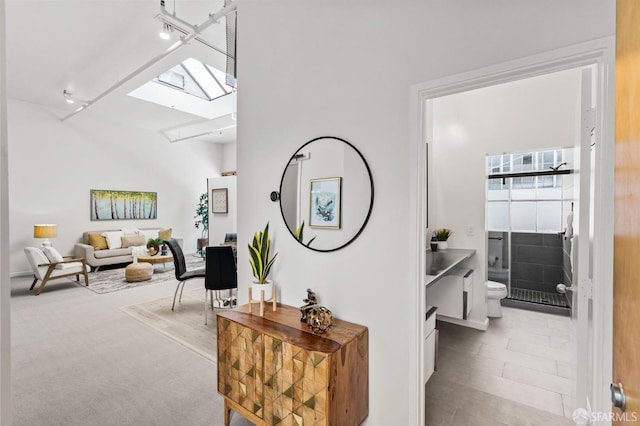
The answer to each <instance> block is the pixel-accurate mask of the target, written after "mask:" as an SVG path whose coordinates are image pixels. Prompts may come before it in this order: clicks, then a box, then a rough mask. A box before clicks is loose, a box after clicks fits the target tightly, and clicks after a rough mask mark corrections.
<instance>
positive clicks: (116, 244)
mask: <svg viewBox="0 0 640 426" xmlns="http://www.w3.org/2000/svg"><path fill="white" fill-rule="evenodd" d="M123 235H124V233H123V232H122V231H109V232H103V233H102V236H103V237H105V238H106V239H107V247H109V249H119V248H122V236H123Z"/></svg>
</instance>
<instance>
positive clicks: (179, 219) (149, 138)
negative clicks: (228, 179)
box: [9, 100, 223, 274]
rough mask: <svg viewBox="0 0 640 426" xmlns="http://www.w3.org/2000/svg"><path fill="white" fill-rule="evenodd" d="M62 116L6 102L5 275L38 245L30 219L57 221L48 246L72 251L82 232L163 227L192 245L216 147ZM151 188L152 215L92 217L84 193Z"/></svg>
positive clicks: (18, 269) (21, 266)
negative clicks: (154, 210) (7, 235)
mask: <svg viewBox="0 0 640 426" xmlns="http://www.w3.org/2000/svg"><path fill="white" fill-rule="evenodd" d="M61 116H62V114H60V113H58V112H56V111H51V110H47V109H44V108H42V107H39V106H36V105H33V104H28V103H25V102H21V101H16V100H10V102H9V151H10V153H11V158H10V162H9V173H10V182H9V183H10V187H9V202H10V209H11V241H10V254H11V273H12V274H19V273H24V272H28V271H29V270H30V268H29V266H28V264H27V262H26V259H25V255H24V253H23V249H24V247H26V246H32V245H36V246H39V245H40V243H41V241H40V240H36V239H34V238H33V225H34V224H35V223H56V224H58V237H57V238H55V239H53V240H52V243H53V245H54V246H55V247H56V248H57V249H58V250H59V251H60V252H61V253H62V254H63V255H66V254H72V253H73V247H74V243H76V242H77V241H79V240H80V238H81V237H82V232H83V231H87V230H100V229H120V228H136V227H140V228H142V227H152V226H161V227H171V228H173V235H174V236H176V237H181V238H183V239H184V249H185V251H186V252H194V251H195V250H196V239H197V238H198V237H199V236H200V231H198V230H196V229H195V227H194V225H193V223H194V220H193V216H194V214H195V210H196V204H197V202H198V198H199V196H200V194H201V193H203V192H205V191H206V190H207V177H209V176H211V175H216V174H220V171H221V170H220V169H221V166H222V161H223V160H222V147H221V146H220V145H218V144H212V143H207V142H198V141H185V142H181V143H174V144H171V143H169V142H168V141H167V140H166V139H164V138H163V137H162V136H161V135H160V134H159V133H155V132H151V131H148V130H142V129H139V128H134V127H125V126H122V125H119V124H113V123H108V122H103V121H95V120H92V119H90V118H89V117H88V116H82V114H80V115H78V116H76V117H73V118H71V119H69V120H67V121H65V122H61V121H60V119H59V117H61ZM90 189H114V190H132V191H152V192H157V193H158V218H157V219H156V220H119V221H94V222H92V221H91V220H90V217H89V190H90Z"/></svg>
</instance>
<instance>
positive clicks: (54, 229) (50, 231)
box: [33, 224, 58, 247]
mask: <svg viewBox="0 0 640 426" xmlns="http://www.w3.org/2000/svg"><path fill="white" fill-rule="evenodd" d="M57 236H58V225H52V224H39V225H33V237H34V238H44V241H43V242H42V246H43V247H48V246H50V245H51V241H49V238H55V237H57Z"/></svg>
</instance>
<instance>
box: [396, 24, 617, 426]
mask: <svg viewBox="0 0 640 426" xmlns="http://www.w3.org/2000/svg"><path fill="white" fill-rule="evenodd" d="M587 65H595V66H596V68H597V89H596V90H597V94H596V96H597V117H596V140H597V141H598V144H599V147H600V148H601V149H598V150H596V177H595V194H594V202H595V215H594V216H595V232H594V234H595V238H594V239H595V240H596V241H597V244H594V265H593V267H594V272H593V277H594V291H593V299H594V312H593V324H594V342H600V345H598V346H597V347H594V348H593V351H594V352H593V353H594V366H595V370H594V371H593V372H592V373H593V383H594V395H593V399H592V401H593V405H592V407H590V408H591V409H592V410H594V411H602V412H609V411H610V404H609V396H608V386H609V381H610V378H611V360H612V339H613V329H612V307H613V207H612V206H613V191H611V189H610V188H613V177H614V168H613V167H614V115H613V111H614V95H615V93H614V75H613V70H614V66H615V38H614V37H613V36H611V37H606V38H602V39H596V40H592V41H589V42H584V43H580V44H577V45H573V46H568V47H564V48H561V49H557V50H553V51H549V52H544V53H540V54H537V55H533V56H528V57H525V58H519V59H516V60H513V61H509V62H504V63H501V64H496V65H492V66H489V67H485V68H481V69H477V70H473V71H469V72H464V73H460V74H455V75H451V76H447V77H443V78H439V79H436V80H431V81H428V82H423V83H419V84H415V85H413V86H411V89H410V105H409V113H410V116H409V136H410V139H409V149H408V152H409V161H408V162H409V183H408V184H409V190H410V194H413V197H411V205H410V223H411V224H412V228H411V229H415V230H418V232H410V236H409V238H410V244H411V247H413V253H414V255H413V256H412V257H411V259H410V262H411V270H412V274H413V282H415V283H416V285H415V286H414V288H415V290H414V291H415V293H414V294H413V295H412V296H413V297H412V298H411V299H413V300H415V303H414V305H413V306H412V311H413V312H412V318H414V321H415V323H414V324H416V326H415V327H412V330H413V332H414V333H415V334H414V335H413V341H412V344H411V347H412V348H415V351H414V352H413V353H412V354H411V359H412V360H413V365H412V368H411V369H410V373H411V377H410V380H411V381H412V383H413V385H412V398H413V403H412V405H413V406H414V410H412V411H413V412H414V413H416V416H415V417H416V424H419V425H423V424H424V421H425V410H424V405H425V404H424V401H425V392H424V384H423V383H422V377H423V371H422V360H423V359H424V357H423V348H422V336H423V325H424V321H423V313H424V308H425V304H426V302H425V294H424V273H422V272H423V271H424V270H425V263H424V262H425V259H424V255H423V253H424V248H425V247H426V243H427V240H426V235H425V228H426V226H425V225H426V220H425V218H426V212H425V198H426V191H425V185H424V184H423V183H424V182H425V181H426V167H425V164H424V160H423V159H424V158H425V152H424V148H425V141H426V138H425V134H426V131H427V127H426V124H427V123H426V120H427V117H426V107H425V105H426V101H427V100H429V99H433V98H437V97H441V96H446V95H451V94H455V93H459V92H465V91H468V90H473V89H479V88H482V87H487V86H493V85H496V84H501V83H506V82H509V81H514V80H520V79H523V78H529V77H534V76H539V75H542V74H548V73H552V72H555V71H561V70H566V69H570V68H577V67H580V66H587ZM585 408H586V407H585Z"/></svg>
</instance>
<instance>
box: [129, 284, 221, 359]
mask: <svg viewBox="0 0 640 426" xmlns="http://www.w3.org/2000/svg"><path fill="white" fill-rule="evenodd" d="M204 297H205V291H204V288H203V289H198V290H192V291H188V292H185V293H184V294H183V295H182V302H180V303H178V301H176V307H175V310H173V311H172V310H171V304H172V302H173V296H168V297H163V298H161V299H155V300H150V301H148V302H143V303H138V304H136V305H130V306H125V307H123V308H120V310H122V311H123V312H124V313H126V314H128V315H131V316H132V317H133V318H135V319H137V320H138V321H141V322H142V323H144V324H146V325H148V326H149V327H151V328H153V329H154V330H157V331H159V332H160V333H162V334H164V335H165V336H168V337H170V338H171V339H173V340H175V341H176V342H178V343H180V344H181V345H183V346H184V347H186V348H188V349H191V350H192V351H194V352H196V353H197V354H199V355H201V356H203V357H204V358H206V359H208V360H210V361H213V362H215V361H216V312H217V311H218V309H214V310H213V311H212V310H211V307H210V306H208V307H207V325H204Z"/></svg>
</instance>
